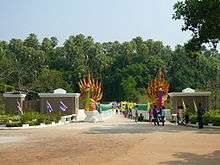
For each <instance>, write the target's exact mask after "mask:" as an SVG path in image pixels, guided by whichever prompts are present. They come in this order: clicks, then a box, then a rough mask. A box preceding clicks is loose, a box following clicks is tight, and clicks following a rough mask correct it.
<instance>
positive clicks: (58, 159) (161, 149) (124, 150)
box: [0, 116, 220, 165]
mask: <svg viewBox="0 0 220 165" xmlns="http://www.w3.org/2000/svg"><path fill="white" fill-rule="evenodd" d="M219 162H220V130H212V129H204V130H198V129H195V128H185V127H177V126H172V125H166V126H165V127H162V126H160V127H158V126H154V125H150V124H148V123H135V122H134V121H132V120H129V119H124V118H123V117H121V116H117V117H114V118H111V119H108V120H106V121H105V122H100V123H96V124H90V123H84V122H81V123H70V124H67V125H62V126H55V127H49V128H37V129H26V130H0V164H2V165H14V164H16V165H20V164H21V165H29V164H30V165H35V164H42V165H48V164H49V165H50V164H51V165H56V164H57V165H58V164H59V165H60V164H61V165H62V164H77V165H79V164H80V165H83V164H86V165H93V164H94V165H98V164H105V165H106V164H107V165H108V164H112V165H122V164H126V165H127V164H131V165H133V164H139V165H142V164H143V165H148V164H149V165H151V164H152V165H153V164H162V165H176V164H183V165H192V164H202V165H203V164H204V165H206V164H211V165H215V164H216V165H217V164H218V165H219V164H220V163H219Z"/></svg>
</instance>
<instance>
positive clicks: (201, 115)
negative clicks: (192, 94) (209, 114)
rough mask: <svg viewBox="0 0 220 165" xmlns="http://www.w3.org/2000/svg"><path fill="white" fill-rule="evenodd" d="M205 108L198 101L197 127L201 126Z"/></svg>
mask: <svg viewBox="0 0 220 165" xmlns="http://www.w3.org/2000/svg"><path fill="white" fill-rule="evenodd" d="M204 112H205V110H204V108H203V107H202V104H201V103H199V106H198V109H197V121H198V124H199V127H198V128H199V129H201V128H203V114H204Z"/></svg>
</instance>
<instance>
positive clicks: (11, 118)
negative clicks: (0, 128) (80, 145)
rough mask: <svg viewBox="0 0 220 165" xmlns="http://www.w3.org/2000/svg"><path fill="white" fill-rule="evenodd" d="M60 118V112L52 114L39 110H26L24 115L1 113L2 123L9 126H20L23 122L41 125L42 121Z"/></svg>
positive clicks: (0, 122) (52, 120) (46, 122)
mask: <svg viewBox="0 0 220 165" xmlns="http://www.w3.org/2000/svg"><path fill="white" fill-rule="evenodd" d="M60 118H61V113H60V112H53V113H51V114H44V113H39V112H26V113H24V114H23V115H13V114H5V115H0V125H4V124H5V125H6V126H7V127H20V126H22V124H29V125H30V126H34V125H40V123H45V124H50V123H51V122H56V123H57V122H58V121H59V120H60Z"/></svg>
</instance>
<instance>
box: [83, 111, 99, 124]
mask: <svg viewBox="0 0 220 165" xmlns="http://www.w3.org/2000/svg"><path fill="white" fill-rule="evenodd" d="M85 114H86V118H85V121H87V122H90V123H96V122H98V121H100V114H99V112H98V111H97V110H94V111H85Z"/></svg>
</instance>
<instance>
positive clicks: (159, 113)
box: [149, 105, 166, 126]
mask: <svg viewBox="0 0 220 165" xmlns="http://www.w3.org/2000/svg"><path fill="white" fill-rule="evenodd" d="M165 116H166V112H165V107H164V106H162V107H157V106H156V105H154V106H153V109H151V111H150V112H149V121H150V123H152V121H153V122H154V125H158V126H159V125H160V122H162V126H164V123H165Z"/></svg>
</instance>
